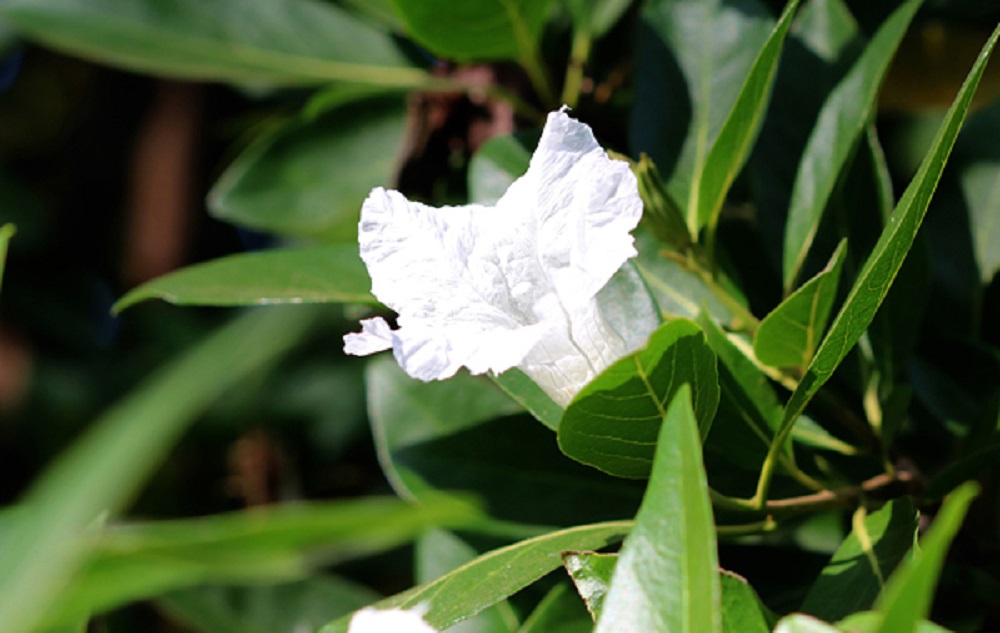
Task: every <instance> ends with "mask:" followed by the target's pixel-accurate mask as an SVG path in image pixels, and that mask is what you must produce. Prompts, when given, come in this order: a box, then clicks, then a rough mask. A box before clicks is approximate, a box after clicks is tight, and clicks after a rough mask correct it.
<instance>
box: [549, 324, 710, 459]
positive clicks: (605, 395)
mask: <svg viewBox="0 0 1000 633" xmlns="http://www.w3.org/2000/svg"><path fill="white" fill-rule="evenodd" d="M684 384H690V385H691V388H692V393H693V394H694V410H695V415H696V417H697V420H698V426H699V428H700V429H701V434H702V436H705V435H707V434H708V431H709V429H710V428H711V424H712V419H713V418H714V417H715V410H716V407H717V406H718V404H719V379H718V373H717V370H716V361H715V354H714V353H712V349H711V348H710V347H709V346H708V344H707V342H706V340H705V334H704V333H703V332H702V331H701V328H699V327H698V326H697V325H696V324H695V323H694V322H692V321H688V320H687V319H674V320H673V321H669V322H667V323H666V324H664V325H663V326H661V327H660V328H659V329H658V330H656V331H655V332H653V334H651V335H650V337H649V341H648V343H647V344H646V346H645V347H644V348H642V349H640V350H638V351H635V352H633V353H631V354H629V355H628V356H625V357H624V358H622V359H620V360H618V361H617V362H615V363H614V364H613V365H611V367H609V368H608V369H606V370H605V371H604V372H603V373H602V374H601V375H600V376H598V377H597V378H596V379H594V381H593V382H591V383H590V384H589V385H587V386H586V387H584V388H583V390H582V391H581V392H580V393H578V394H577V395H576V397H575V398H574V399H573V401H572V402H571V403H570V404H569V407H567V408H566V413H565V414H564V415H563V418H562V421H561V422H560V424H559V448H561V449H562V451H563V452H564V453H565V454H566V455H569V456H570V457H572V458H573V459H575V460H578V461H580V462H582V463H584V464H588V465H590V466H594V467H595V468H598V469H599V470H603V471H604V472H607V473H610V474H612V475H616V476H618V477H635V478H643V477H646V476H647V475H648V474H649V472H650V469H651V467H652V465H653V455H654V452H655V449H656V438H657V436H658V435H659V433H660V425H661V423H662V421H663V416H664V415H665V413H666V406H667V403H668V402H670V401H671V399H672V398H673V397H674V394H676V393H678V392H679V390H680V389H681V387H682V385H684Z"/></svg>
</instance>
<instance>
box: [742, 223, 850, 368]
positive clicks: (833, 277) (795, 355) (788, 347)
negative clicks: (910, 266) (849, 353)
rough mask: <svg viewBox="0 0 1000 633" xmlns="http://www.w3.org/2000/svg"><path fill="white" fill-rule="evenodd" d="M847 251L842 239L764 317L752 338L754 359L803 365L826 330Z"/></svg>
mask: <svg viewBox="0 0 1000 633" xmlns="http://www.w3.org/2000/svg"><path fill="white" fill-rule="evenodd" d="M846 255H847V242H846V241H841V242H840V246H838V247H837V250H836V251H834V253H833V256H832V257H831V258H830V261H829V263H827V265H826V268H824V269H823V270H821V271H820V272H819V273H817V274H816V276H815V277H813V278H812V279H810V280H809V281H808V282H807V283H805V284H803V285H802V287H801V288H799V289H798V290H796V291H795V292H793V293H792V294H791V295H789V296H788V297H787V298H786V299H785V300H784V301H782V302H781V303H780V304H779V305H778V306H777V307H776V308H775V309H774V310H772V311H771V312H770V314H768V315H767V316H766V317H764V320H763V321H761V323H760V327H759V328H757V332H756V333H755V334H754V338H753V351H754V354H756V356H757V360H759V361H760V362H762V363H764V364H765V365H771V366H772V367H806V366H807V365H809V361H811V360H812V357H813V353H814V352H815V351H816V346H817V345H819V341H820V339H821V337H822V336H823V332H824V331H825V330H826V322H827V319H829V317H830V309H831V308H832V307H833V301H834V299H836V297H837V285H838V283H839V281H840V270H841V268H843V265H844V257H845V256H846Z"/></svg>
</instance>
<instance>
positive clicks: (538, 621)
mask: <svg viewBox="0 0 1000 633" xmlns="http://www.w3.org/2000/svg"><path fill="white" fill-rule="evenodd" d="M593 629H594V622H593V621H592V620H591V619H590V616H589V615H588V614H587V610H586V609H585V608H584V607H583V603H581V602H580V596H578V595H576V592H575V591H573V586H572V585H570V584H569V583H567V582H562V583H559V584H558V585H556V586H555V587H553V588H552V590H551V591H549V592H548V593H547V594H545V597H544V598H542V600H541V601H540V602H539V603H538V606H536V607H535V610H534V611H532V612H531V615H529V616H528V617H527V618H526V619H525V620H524V625H523V626H521V628H520V629H518V632H517V633H591V631H592V630H593Z"/></svg>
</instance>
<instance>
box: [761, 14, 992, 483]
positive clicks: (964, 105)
mask: <svg viewBox="0 0 1000 633" xmlns="http://www.w3.org/2000/svg"><path fill="white" fill-rule="evenodd" d="M997 37H1000V28H998V29H997V30H995V31H994V32H993V35H992V36H991V37H990V39H989V41H988V42H987V43H986V45H985V46H984V47H983V50H982V52H981V53H980V54H979V58H978V59H977V60H976V63H975V65H974V66H973V67H972V70H971V71H970V72H969V76H968V77H967V78H966V80H965V83H963V84H962V88H961V90H960V91H959V93H958V95H957V96H956V97H955V101H954V103H953V104H952V106H951V108H950V109H949V110H948V113H947V115H946V116H945V118H944V121H943V122H942V124H941V127H940V129H939V130H938V133H937V136H936V137H935V138H934V141H933V143H932V144H931V147H930V149H929V151H928V152H927V155H926V156H925V157H924V160H923V162H922V163H921V164H920V169H919V170H918V171H917V174H916V175H915V176H914V177H913V180H912V181H911V182H910V185H909V186H908V187H907V188H906V191H905V192H904V193H903V196H902V198H900V200H899V203H898V204H897V205H896V208H895V210H893V212H892V215H891V216H890V217H889V220H888V222H887V223H886V226H885V229H883V231H882V234H881V235H880V236H879V239H878V243H876V244H875V248H874V249H873V250H872V253H871V255H869V257H868V259H867V260H866V261H865V264H864V267H863V268H862V269H861V272H860V273H858V276H857V279H855V281H854V286H853V287H852V288H851V291H850V292H849V293H848V295H847V299H846V300H845V301H844V305H843V306H841V308H840V312H839V313H837V317H836V318H835V319H834V321H833V325H831V326H830V330H829V332H827V335H826V337H825V338H824V339H823V342H822V343H821V344H820V346H819V349H818V350H817V351H816V355H815V357H814V358H813V360H812V362H811V363H810V364H809V367H808V369H807V370H806V373H805V375H804V376H803V377H802V380H801V381H800V382H799V386H798V387H797V388H796V389H795V391H794V392H793V393H792V397H791V398H790V399H789V401H788V403H787V404H786V406H785V413H784V416H783V417H782V422H781V429H780V431H779V432H778V434H777V436H776V437H775V441H774V443H773V444H772V450H771V452H772V453H773V452H776V451H777V450H778V447H780V446H781V445H782V444H783V443H784V441H785V439H786V438H787V435H788V432H789V431H790V429H791V427H792V425H793V424H794V423H795V420H796V419H798V417H799V415H800V414H801V413H802V412H803V411H804V410H805V408H806V405H807V404H808V403H809V401H810V400H811V399H812V397H813V396H814V395H815V394H816V392H817V391H818V390H819V388H820V387H822V386H823V384H824V383H826V381H827V380H829V378H830V376H832V375H833V372H834V370H836V368H837V366H838V365H840V362H841V361H842V360H844V358H845V357H846V356H847V353H848V352H849V351H850V350H851V348H852V347H853V346H854V344H855V343H857V341H858V339H859V338H860V337H861V335H862V334H863V333H864V331H865V329H866V328H867V327H868V325H869V324H870V323H871V322H872V319H873V318H874V316H875V313H876V311H877V310H878V308H879V306H880V305H881V303H882V300H883V299H885V296H886V293H888V292H889V287H890V286H891V285H892V282H893V279H895V277H896V273H898V272H899V269H900V267H901V266H902V264H903V260H904V259H905V258H906V254H907V252H908V251H909V249H910V246H911V245H912V244H913V240H914V238H915V237H916V234H917V230H918V229H919V228H920V223H921V221H922V220H923V218H924V214H925V213H926V212H927V206H928V204H929V203H930V199H931V196H932V195H933V194H934V189H935V187H936V186H937V182H938V180H939V179H940V177H941V172H942V171H943V170H944V165H945V163H946V162H947V160H948V155H949V154H950V152H951V148H952V146H953V145H954V143H955V138H956V137H957V136H958V131H959V129H960V128H961V126H962V121H963V120H965V115H966V113H967V112H968V110H969V104H970V103H971V102H972V96H973V94H974V93H975V91H976V86H978V85H979V80H980V79H981V78H982V76H983V71H984V70H985V69H986V64H987V62H988V61H989V58H990V54H991V53H992V52H993V48H994V46H995V45H996V41H997ZM769 476H770V473H769V472H763V473H762V474H761V478H760V485H759V486H758V491H757V497H758V499H757V500H758V501H762V500H763V499H764V497H766V496H767V486H768V478H769Z"/></svg>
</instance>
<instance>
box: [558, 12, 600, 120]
mask: <svg viewBox="0 0 1000 633" xmlns="http://www.w3.org/2000/svg"><path fill="white" fill-rule="evenodd" d="M592 44H593V36H592V34H591V32H590V25H585V26H583V27H581V28H580V29H579V30H577V31H576V33H575V34H574V35H573V48H572V50H571V51H570V55H569V64H567V66H566V79H565V80H564V81H563V91H562V102H563V103H564V104H566V105H568V106H569V107H571V108H575V107H576V104H577V102H578V101H579V100H580V86H582V85H583V66H584V64H585V63H586V62H587V58H588V57H590V47H591V45H592Z"/></svg>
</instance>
